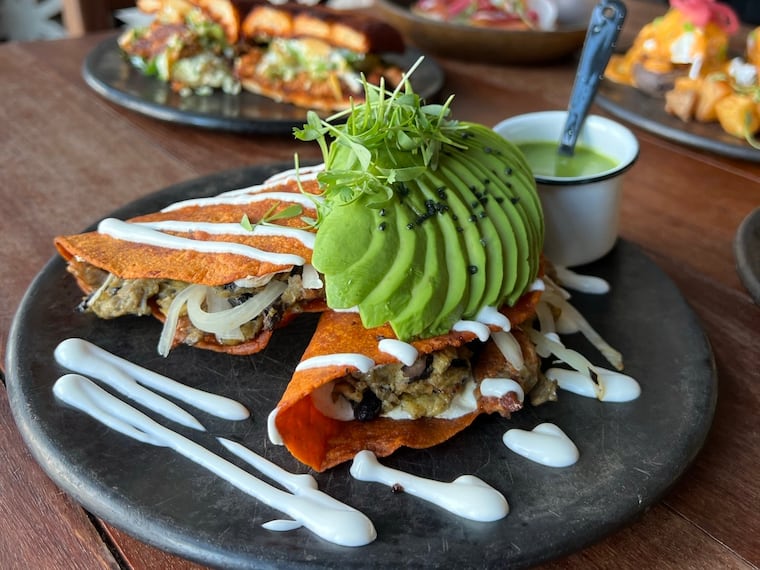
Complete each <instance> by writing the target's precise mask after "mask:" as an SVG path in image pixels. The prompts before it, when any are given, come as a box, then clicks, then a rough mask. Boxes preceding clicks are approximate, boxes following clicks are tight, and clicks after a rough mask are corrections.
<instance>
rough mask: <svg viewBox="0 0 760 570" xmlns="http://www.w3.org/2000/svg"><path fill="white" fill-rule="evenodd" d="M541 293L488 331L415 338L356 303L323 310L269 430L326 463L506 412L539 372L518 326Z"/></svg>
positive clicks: (413, 442) (421, 443)
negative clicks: (367, 319)
mask: <svg viewBox="0 0 760 570" xmlns="http://www.w3.org/2000/svg"><path fill="white" fill-rule="evenodd" d="M539 296H540V293H538V292H531V293H529V294H527V295H525V296H524V297H523V298H522V299H521V300H520V301H519V302H518V303H517V304H515V306H514V307H511V308H510V309H509V310H508V311H507V312H505V313H504V314H505V315H506V316H507V317H508V319H509V321H511V323H512V328H511V331H510V332H504V331H498V332H497V331H495V330H494V331H493V334H490V333H491V329H489V328H488V327H487V326H485V325H482V323H479V324H476V325H474V326H473V327H471V329H472V330H467V329H468V328H469V327H467V326H464V327H457V328H458V329H459V331H458V332H457V331H452V332H451V333H449V334H447V335H442V336H437V337H433V338H428V339H424V340H417V341H412V342H410V343H402V342H400V341H398V340H397V339H396V337H395V335H394V334H393V330H392V329H391V327H390V326H387V325H386V326H382V327H377V328H373V329H366V328H364V327H363V326H362V322H361V318H360V316H359V315H358V314H357V313H355V312H332V311H328V312H325V313H323V314H322V316H321V318H320V321H319V324H318V326H317V329H316V332H315V333H314V336H313V337H312V340H311V342H310V344H309V346H308V347H307V348H306V351H305V352H304V355H303V357H302V360H301V362H300V364H299V365H298V367H297V368H296V370H295V373H294V374H293V377H292V379H291V381H290V383H289V385H288V387H287V389H286V390H285V393H284V394H283V396H282V399H281V400H280V402H279V404H278V406H277V408H276V409H275V411H274V412H273V415H272V418H271V421H270V438H271V439H272V440H273V441H276V442H278V443H283V444H284V445H285V446H286V447H287V448H288V450H289V451H290V452H291V453H292V454H293V455H294V456H295V457H296V458H297V459H298V460H300V461H301V462H303V463H305V464H306V465H309V466H310V467H312V468H314V469H316V470H318V471H322V470H325V469H328V468H330V467H333V466H335V465H337V464H339V463H342V462H344V461H347V460H350V459H352V458H353V456H354V455H355V454H356V453H358V452H359V451H362V450H365V449H367V450H370V451H372V452H374V453H375V454H376V455H378V456H380V457H383V456H387V455H390V454H391V453H393V452H394V451H395V450H397V449H398V448H400V447H402V446H406V447H412V448H417V449H423V448H428V447H432V446H434V445H437V444H439V443H442V442H443V441H446V440H447V439H449V438H451V437H452V436H454V435H455V434H456V433H458V432H460V431H462V430H463V429H464V428H466V427H467V426H469V425H470V424H471V423H472V422H473V421H474V420H475V418H476V417H477V416H478V415H479V414H482V413H493V412H496V413H500V414H501V415H503V416H506V417H508V416H509V415H510V414H511V413H512V412H515V411H517V410H519V409H521V408H522V400H523V397H524V394H527V393H528V392H529V391H530V390H532V389H533V387H534V386H535V385H536V384H537V382H538V380H539V375H540V372H539V364H538V357H537V355H536V353H535V349H534V347H533V345H532V343H531V342H530V341H529V340H528V338H527V335H525V334H524V333H523V332H522V331H521V330H520V328H519V326H518V324H519V323H521V322H523V321H525V320H526V319H529V318H530V317H531V316H532V314H533V306H534V304H535V303H536V302H537V300H538V298H539ZM478 325H480V328H485V335H482V333H481V338H486V339H487V342H485V343H484V342H481V341H480V340H479V338H478V333H477V331H478V328H479V326H478ZM491 328H492V329H493V328H494V327H491ZM473 331H476V332H473ZM489 335H490V338H488V336H489ZM497 341H498V342H497ZM505 355H509V357H507V356H505Z"/></svg>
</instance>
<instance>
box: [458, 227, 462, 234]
mask: <svg viewBox="0 0 760 570" xmlns="http://www.w3.org/2000/svg"><path fill="white" fill-rule="evenodd" d="M463 231H464V228H463V227H462V226H457V232H459V233H460V234H461V233H462V232H463Z"/></svg>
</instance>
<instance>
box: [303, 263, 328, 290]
mask: <svg viewBox="0 0 760 570" xmlns="http://www.w3.org/2000/svg"><path fill="white" fill-rule="evenodd" d="M301 284H302V285H303V288H304V289H321V288H322V287H323V286H324V283H322V278H321V277H320V276H319V273H318V272H317V270H316V269H314V266H313V265H312V264H311V263H307V264H305V265H304V266H303V271H302V272H301Z"/></svg>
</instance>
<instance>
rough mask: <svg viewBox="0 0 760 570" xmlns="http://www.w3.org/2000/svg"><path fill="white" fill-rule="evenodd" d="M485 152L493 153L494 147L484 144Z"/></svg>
mask: <svg viewBox="0 0 760 570" xmlns="http://www.w3.org/2000/svg"><path fill="white" fill-rule="evenodd" d="M483 152H485V153H486V154H491V153H492V152H493V149H492V148H491V147H490V146H484V147H483Z"/></svg>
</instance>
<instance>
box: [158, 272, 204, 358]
mask: <svg viewBox="0 0 760 570" xmlns="http://www.w3.org/2000/svg"><path fill="white" fill-rule="evenodd" d="M191 295H195V296H198V297H199V298H200V299H202V298H203V297H205V296H206V288H205V287H204V286H203V285H188V286H187V287H185V288H184V289H182V291H180V292H179V293H177V295H176V296H175V297H174V299H173V300H172V303H171V305H169V310H168V311H167V312H166V320H165V321H164V328H163V329H162V330H161V338H159V339H158V353H159V354H160V355H161V356H169V351H170V350H171V348H172V343H173V342H174V335H175V333H176V331H177V323H178V322H179V314H180V312H181V311H182V307H184V306H185V303H187V299H188V297H190V296H191Z"/></svg>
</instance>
